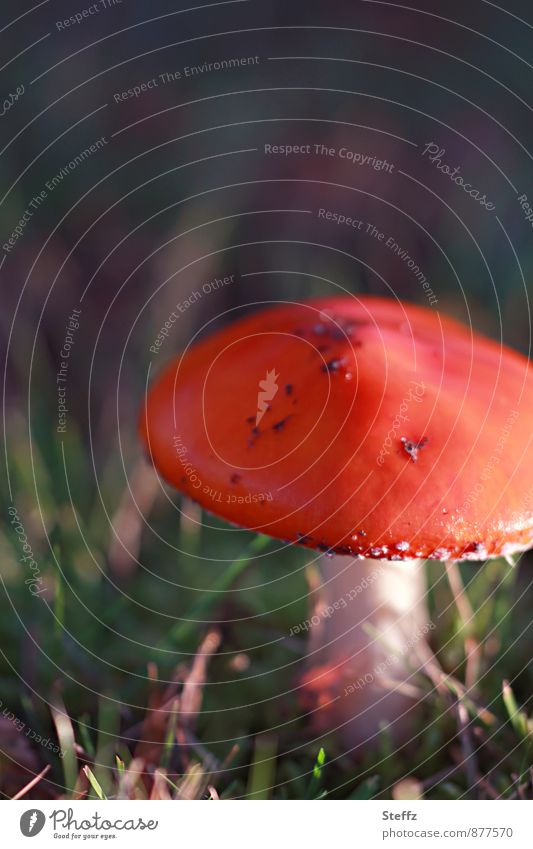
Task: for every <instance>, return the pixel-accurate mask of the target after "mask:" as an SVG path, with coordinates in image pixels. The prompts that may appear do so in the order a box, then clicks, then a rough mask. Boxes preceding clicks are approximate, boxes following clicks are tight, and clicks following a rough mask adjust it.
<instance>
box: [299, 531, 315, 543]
mask: <svg viewBox="0 0 533 849" xmlns="http://www.w3.org/2000/svg"><path fill="white" fill-rule="evenodd" d="M296 539H297V542H299V543H300V544H302V545H304V544H305V543H307V542H311V540H312V537H310V536H309V534H303V533H302V532H301V531H296Z"/></svg>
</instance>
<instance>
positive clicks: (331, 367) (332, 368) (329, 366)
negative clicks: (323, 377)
mask: <svg viewBox="0 0 533 849" xmlns="http://www.w3.org/2000/svg"><path fill="white" fill-rule="evenodd" d="M342 364H343V361H342V360H341V359H333V360H328V362H327V363H322V365H321V366H320V368H321V369H322V371H323V372H325V373H326V374H327V373H328V372H329V373H331V372H333V373H335V372H336V371H338V370H339V369H340V367H341V366H342Z"/></svg>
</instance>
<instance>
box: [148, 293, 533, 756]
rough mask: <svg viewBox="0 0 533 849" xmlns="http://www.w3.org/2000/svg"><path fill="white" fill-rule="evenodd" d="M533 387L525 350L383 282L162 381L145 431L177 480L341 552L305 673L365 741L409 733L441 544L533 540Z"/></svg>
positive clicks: (228, 344)
mask: <svg viewBox="0 0 533 849" xmlns="http://www.w3.org/2000/svg"><path fill="white" fill-rule="evenodd" d="M532 395H533V376H532V371H531V369H530V367H529V363H528V361H527V360H526V359H525V358H524V357H523V356H521V355H520V354H518V353H516V352H514V351H512V350H510V349H507V348H504V347H503V346H502V345H500V344H497V343H495V342H493V341H490V340H489V339H486V338H484V337H482V336H479V335H477V334H473V333H472V332H471V331H470V330H469V329H468V328H466V327H463V326H462V325H460V324H459V323H457V322H456V321H453V320H451V319H448V318H445V317H442V316H441V315H440V314H439V313H438V312H436V311H434V310H427V309H423V308H420V307H417V306H413V305H410V304H402V303H399V302H398V301H395V300H388V299H381V298H373V297H366V296H365V297H362V298H359V297H357V298H356V297H334V298H327V299H320V300H312V301H308V302H304V303H284V304H282V305H279V306H275V307H271V308H269V309H265V310H262V311H259V312H257V313H255V314H253V315H251V316H246V317H245V318H242V319H240V320H239V321H237V322H235V323H233V324H231V325H229V326H227V327H225V328H223V329H222V330H219V331H218V332H216V333H214V334H213V335H211V336H210V337H209V336H208V337H207V338H205V339H204V340H203V341H201V342H199V343H197V344H195V345H193V346H192V347H191V348H190V349H189V350H187V351H186V352H185V353H184V354H183V355H182V356H180V357H178V358H177V359H176V360H175V361H173V362H172V363H170V365H169V366H168V367H167V368H166V370H164V371H163V373H162V374H161V375H160V376H159V378H158V379H157V380H156V381H155V383H154V385H153V386H152V388H151V389H150V391H149V393H148V395H147V398H146V401H145V404H144V408H143V410H142V414H141V419H140V428H141V433H142V437H143V439H144V442H145V445H146V448H147V451H148V454H149V456H150V457H151V458H152V460H153V462H154V464H155V466H156V467H157V468H158V470H159V471H160V472H161V474H162V475H163V477H164V478H165V479H166V480H167V481H169V482H170V483H171V484H173V485H174V486H175V487H177V488H178V489H179V490H181V491H182V492H183V493H185V495H187V496H189V497H190V498H192V499H195V500H196V501H197V502H199V503H200V504H201V505H202V506H203V507H204V508H205V509H206V510H208V511H210V512H212V513H215V514H217V515H218V516H221V517H223V518H224V519H226V520H228V521H229V522H232V523H234V524H236V525H239V526H243V527H246V528H250V529H255V530H257V531H260V532H261V533H264V534H269V535H270V536H272V537H277V538H280V539H282V540H287V541H290V542H292V543H297V544H299V545H302V546H307V547H308V548H311V549H318V550H319V551H321V552H325V553H327V555H328V556H327V557H323V558H321V571H322V575H323V587H322V601H321V605H322V607H319V608H318V609H317V611H316V616H313V618H312V619H311V620H310V621H311V623H312V624H313V627H311V628H310V630H311V632H312V633H311V639H310V651H309V656H308V663H309V668H308V671H307V673H306V675H305V676H304V680H303V689H304V692H305V693H306V695H307V698H308V700H310V701H308V704H309V706H310V707H312V708H313V713H314V714H315V715H316V716H319V717H322V718H323V723H322V726H323V727H324V729H325V728H327V727H328V726H329V727H330V728H331V727H333V726H337V725H338V726H342V735H343V738H344V740H345V741H346V742H347V743H349V744H351V745H355V744H358V743H360V742H361V741H363V740H364V739H366V737H367V736H368V735H371V734H373V733H375V732H376V731H377V730H378V727H379V724H380V723H381V722H383V721H386V722H389V723H391V727H392V730H393V732H394V724H395V722H396V719H397V717H398V716H399V715H401V714H402V713H408V708H409V707H410V706H411V705H412V703H413V702H412V700H413V696H412V691H413V690H414V688H413V687H412V686H411V688H409V684H405V679H406V678H407V677H408V676H409V674H410V669H412V665H411V666H410V665H409V664H410V655H412V654H413V652H412V651H411V650H409V651H408V648H409V647H412V646H413V645H414V642H416V640H417V639H418V637H417V635H423V634H425V632H426V631H427V630H428V627H429V628H430V627H432V625H431V623H429V622H428V614H427V611H426V607H425V582H424V573H423V568H422V559H434V560H440V561H450V562H451V561H457V560H465V559H468V560H483V559H485V558H489V557H499V556H502V555H503V556H509V555H510V554H512V553H514V552H518V551H522V550H525V549H527V548H529V547H530V546H531V545H532V544H533V506H532V505H533V498H532V497H531V493H532V486H531V480H530V472H531V468H532V466H533V447H532V442H531V422H530V418H529V408H525V406H524V405H526V404H530V403H531V397H532ZM315 624H316V628H315V627H314V625H315ZM369 626H371V627H370V628H369ZM372 629H373V630H372ZM306 630H307V628H306ZM422 642H423V641H422V640H421V643H422ZM390 679H392V683H391V680H390ZM394 682H396V684H395V683H394ZM339 696H341V698H339Z"/></svg>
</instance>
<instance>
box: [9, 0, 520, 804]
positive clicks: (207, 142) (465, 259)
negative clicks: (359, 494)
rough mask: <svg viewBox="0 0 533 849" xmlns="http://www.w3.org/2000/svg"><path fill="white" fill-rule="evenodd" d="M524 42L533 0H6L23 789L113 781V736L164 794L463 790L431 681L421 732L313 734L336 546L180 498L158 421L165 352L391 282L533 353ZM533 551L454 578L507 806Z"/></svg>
mask: <svg viewBox="0 0 533 849" xmlns="http://www.w3.org/2000/svg"><path fill="white" fill-rule="evenodd" d="M91 10H92V11H91ZM532 37H533V18H532V15H531V8H530V5H529V4H528V3H526V2H525V0H520V1H519V0H512V2H510V3H507V4H506V6H505V9H504V8H502V7H499V6H498V5H497V4H494V3H489V2H486V0H474V2H472V3H469V4H465V3H459V2H455V0H451V2H449V3H447V4H446V6H445V8H444V7H443V6H442V4H439V3H438V2H437V0H424V2H421V0H417V2H415V3H413V4H410V5H399V4H394V3H389V2H378V0H361V2H359V0H358V2H345V0H338V2H336V3H335V4H326V3H323V2H309V0H306V2H305V3H304V2H300V0H292V2H291V3H281V2H277V0H274V2H269V3H265V2H259V0H235V2H219V3H210V4H193V5H192V6H191V5H189V4H182V3H180V2H178V3H176V2H174V3H171V2H164V0H158V2H156V3H151V4H146V3H141V2H139V0H137V1H136V0H122V2H118V0H115V2H113V0H105V2H104V0H100V2H97V3H95V4H93V5H92V6H91V5H90V4H88V3H87V4H86V5H84V0H80V2H77V3H72V2H69V3H66V2H64V3H61V2H55V0H49V2H48V1H47V0H45V2H41V3H37V4H34V5H30V4H27V3H23V4H20V3H18V2H17V3H15V2H12V0H7V2H4V4H3V7H2V16H1V19H0V44H1V45H2V54H1V55H2V67H1V71H2V74H1V80H2V89H1V95H0V100H1V101H3V105H2V107H1V108H0V111H1V112H2V115H1V118H0V132H1V139H0V142H1V150H0V153H1V157H0V180H1V187H2V188H1V201H0V203H1V205H2V216H1V222H2V234H1V240H0V241H1V245H2V250H1V253H0V262H1V265H0V286H1V293H2V294H1V309H0V345H1V349H2V354H3V361H4V363H5V368H4V382H3V390H4V392H3V400H4V417H3V425H4V439H5V460H6V462H5V463H4V464H3V470H2V499H3V508H2V517H3V519H4V522H3V527H2V531H1V535H0V575H1V579H2V615H1V616H0V651H1V653H0V711H2V714H1V716H0V790H1V792H2V794H3V795H4V796H7V797H9V796H12V795H14V794H15V793H17V792H19V791H20V790H21V788H23V787H25V785H26V784H27V782H28V781H29V780H30V778H31V777H33V776H34V775H35V774H38V773H39V772H40V771H41V770H43V769H46V768H47V767H49V769H48V771H47V772H46V774H45V775H44V777H43V779H42V780H41V781H40V783H39V784H38V785H37V787H36V788H34V789H33V790H30V791H29V794H30V795H31V794H33V795H34V796H36V797H37V798H39V796H40V795H44V796H54V797H55V796H59V795H62V794H72V793H78V794H83V793H86V794H89V795H90V794H94V793H95V792H96V791H95V790H94V786H93V784H92V783H91V780H90V776H89V777H88V774H87V772H83V769H82V767H83V766H89V771H91V770H92V772H90V774H93V775H97V776H98V781H99V786H101V787H102V788H104V789H103V792H105V793H106V794H109V795H114V794H116V793H117V792H118V791H117V786H119V785H120V781H121V780H122V779H121V778H120V775H121V773H120V766H119V765H117V763H118V762H117V755H118V757H119V760H120V762H121V763H122V764H125V765H126V768H128V769H130V768H131V769H132V770H133V772H134V773H135V769H136V768H138V765H139V764H142V765H143V766H142V768H140V772H141V773H143V772H144V777H143V778H142V779H139V780H138V781H137V780H135V781H133V782H132V786H134V788H135V789H134V790H131V793H138V794H141V795H142V794H143V793H145V794H150V793H152V794H155V795H154V798H164V794H165V792H166V793H170V794H178V796H179V797H180V798H186V797H188V796H192V797H200V798H201V797H207V796H208V795H209V793H211V791H210V790H208V787H210V786H213V787H215V788H216V793H218V794H220V795H221V796H223V795H224V794H225V795H227V796H233V797H235V796H247V797H248V798H269V797H271V798H303V797H307V796H310V797H313V798H314V797H316V796H320V795H321V794H322V793H324V792H326V791H327V793H328V795H329V796H330V797H333V798H335V797H338V798H346V797H351V798H370V797H372V796H374V795H377V794H380V793H381V794H382V795H383V796H384V797H390V796H391V795H394V794H396V797H399V794H401V793H406V792H409V793H415V794H418V795H423V796H426V797H432V798H458V797H461V796H462V795H463V794H465V793H468V792H469V791H468V787H469V784H468V781H469V778H468V776H467V775H465V770H464V768H463V766H462V763H463V755H462V754H461V751H462V749H461V738H460V736H459V737H458V736H457V733H458V732H457V724H456V720H455V719H454V716H453V713H451V712H450V711H449V705H448V702H447V696H446V694H445V693H442V692H434V691H433V690H432V684H431V682H430V681H427V682H421V683H420V686H421V687H422V688H424V687H425V688H427V692H428V697H427V698H426V699H424V705H423V709H424V720H423V722H421V729H422V728H426V729H428V730H427V732H426V733H424V734H423V735H421V739H420V740H417V741H412V742H411V745H410V746H407V747H406V748H405V749H403V750H396V749H394V748H393V747H392V746H391V744H390V739H388V737H387V733H386V730H384V733H383V739H381V740H380V741H378V743H377V744H376V745H375V746H374V747H373V748H372V750H371V751H367V752H365V753H364V755H362V756H361V757H360V758H359V760H358V763H357V766H354V763H353V761H352V759H351V758H350V757H348V756H347V754H346V753H345V752H344V751H343V749H342V745H341V744H340V743H339V741H338V740H337V739H336V738H335V735H333V736H332V737H331V739H328V740H327V742H326V743H324V741H323V740H322V739H320V740H319V739H318V737H317V736H316V733H315V731H314V730H313V722H312V721H311V718H310V717H309V716H306V713H305V710H304V708H303V707H302V706H301V705H300V704H299V703H298V699H297V693H296V691H295V681H296V679H297V676H298V674H300V673H301V669H302V659H303V656H304V653H305V643H304V641H303V640H302V638H301V637H300V638H298V637H294V636H292V637H291V636H289V632H290V629H291V627H292V626H293V625H294V623H295V622H300V621H302V620H304V619H305V618H306V616H308V614H309V610H310V609H312V603H313V600H312V593H313V587H315V586H316V582H317V580H318V578H317V574H316V572H317V567H316V564H314V563H312V562H310V557H309V554H308V553H306V552H305V551H302V550H298V549H296V548H294V549H291V550H288V549H286V550H285V551H284V554H283V558H280V557H279V556H274V555H271V554H269V550H268V546H267V547H266V548H265V549H264V550H263V551H261V552H260V554H257V553H256V552H254V551H253V548H252V549H251V548H250V547H251V546H252V547H253V545H254V541H253V537H252V535H250V534H248V533H246V532H244V531H242V532H241V531H237V530H235V529H232V530H231V531H229V530H228V528H227V527H225V526H224V524H223V523H222V522H218V521H217V520H215V519H213V518H212V517H209V521H208V522H207V523H203V517H202V514H201V512H200V510H199V508H196V507H195V506H194V505H191V504H188V503H185V502H183V503H182V502H181V501H180V497H179V495H178V494H177V493H175V492H173V491H171V490H170V489H168V490H167V491H165V492H163V491H162V490H161V489H160V487H159V484H158V482H157V481H156V480H155V478H154V476H153V474H152V472H151V471H150V469H149V468H148V466H147V464H146V463H145V461H144V458H143V456H142V451H141V449H140V445H139V442H138V438H137V416H138V410H139V406H140V402H141V400H142V397H143V393H144V392H145V389H146V385H147V382H149V381H150V380H151V379H153V376H154V374H156V373H157V372H158V371H159V370H160V369H161V367H162V366H164V364H165V363H167V362H168V361H169V359H171V358H172V356H173V355H175V354H176V353H178V352H179V351H180V350H182V349H183V348H184V347H185V346H186V345H188V344H189V343H190V341H191V340H192V339H193V338H196V337H197V335H198V336H200V337H201V336H202V335H203V334H204V333H206V332H211V331H212V329H214V328H215V327H218V326H221V325H222V324H223V323H224V322H226V321H228V320H230V319H232V318H234V317H236V316H237V315H240V314H242V313H243V312H245V311H250V310H253V309H256V308H257V304H259V303H262V302H268V301H278V300H299V299H302V298H305V297H312V296H316V295H323V294H329V293H334V292H343V291H344V292H348V293H356V294H365V293H369V294H376V295H387V296H388V295H392V296H395V297H398V298H400V299H402V300H406V301H410V302H414V303H418V304H420V305H422V306H427V307H428V308H429V309H436V310H439V311H441V312H442V313H443V314H447V315H452V316H455V317H456V318H458V319H459V320H461V321H463V322H465V323H466V324H468V325H471V326H472V327H473V329H474V330H476V331H479V332H482V333H485V334H487V335H489V336H491V337H493V338H494V339H496V340H500V339H501V340H502V341H503V342H505V343H506V344H508V345H511V346H512V347H514V348H516V349H518V350H520V351H522V352H523V353H524V354H526V355H527V354H528V353H529V350H530V342H531V335H530V330H531V324H530V320H531V316H530V308H529V298H528V292H529V281H530V280H531V274H532V262H533V241H532V230H531V227H532V222H531V221H528V220H527V215H528V210H527V203H530V204H531V205H532V206H533V181H532V177H533V154H532V151H531V150H530V139H531V137H532V130H533V113H532V103H531V90H532V88H531V82H532V71H533V67H532V64H531V60H532V51H531V44H532ZM315 145H317V146H319V147H318V148H317V149H318V150H319V151H320V152H319V153H318V154H317V153H316V149H315ZM295 147H297V148H298V151H297V152H290V151H291V150H292V151H294V148H295ZM287 151H289V152H287ZM332 151H333V152H332ZM432 156H433V160H434V161H432V159H431V157H432ZM439 166H448V169H449V170H448V171H446V169H445V168H444V169H443V168H442V167H439ZM454 169H456V170H455V171H454ZM458 174H460V175H462V176H463V178H464V181H465V182H467V183H468V184H469V185H471V186H472V192H473V194H474V195H475V196H473V194H467V193H466V192H465V191H464V190H463V189H462V188H461V186H460V185H458V183H457V182H456V181H454V180H452V179H451V177H452V176H455V177H456V176H457V175H458ZM320 210H329V211H332V212H335V213H336V214H337V216H345V217H347V218H353V219H357V220H358V221H361V222H363V225H364V226H362V227H361V228H356V227H354V226H351V225H349V224H345V223H342V224H341V223H337V222H336V221H335V219H331V218H330V220H327V219H326V218H325V217H324V215H321V214H320ZM337 220H338V218H337ZM371 226H375V227H376V228H377V229H378V230H379V232H382V233H383V234H385V237H386V239H385V240H382V241H380V240H379V239H377V238H375V237H374V236H373V235H372V232H371ZM389 239H392V240H393V242H394V244H396V245H397V250H396V249H392V248H391V247H387V245H386V244H385V242H387V241H388V240H389ZM226 277H228V278H231V282H229V283H227V284H226V285H221V284H220V283H217V282H213V281H220V280H223V279H224V278H226ZM198 291H199V292H200V296H199V297H196V296H195V295H194V293H195V292H198ZM429 293H431V295H430V294H429ZM191 296H192V297H191ZM177 305H180V306H178V314H179V317H178V319H177V320H176V321H174V323H172V324H171V325H170V326H168V325H169V317H170V316H171V314H172V313H173V311H175V310H176V306H177ZM74 311H76V312H74ZM65 346H67V347H65ZM65 362H66V363H67V365H66V366H64V365H62V363H65ZM60 390H61V391H60ZM61 405H63V406H62V407H61ZM65 408H66V409H65ZM10 509H11V510H13V509H15V510H16V520H17V522H18V524H17V529H15V522H14V518H13V517H14V515H15V514H13V513H9V512H8V511H9V510H10ZM19 527H20V528H22V531H20V530H18V528H19ZM24 545H28V546H30V548H31V555H30V552H28V550H27V549H25V548H24ZM21 546H22V548H21ZM22 554H24V555H26V556H28V557H30V556H31V564H32V565H31V567H29V566H28V563H30V561H25V562H21V559H20V558H21V555H22ZM252 555H253V556H252ZM249 557H250V558H251V559H249V560H248V559H247V558H249ZM239 558H243V560H242V561H239ZM235 563H237V564H240V566H239V568H236V567H235ZM33 564H34V565H33ZM437 565H438V564H432V565H431V566H430V567H428V579H429V582H430V586H431V588H432V590H431V593H430V603H431V605H432V606H433V609H437V608H438V609H439V610H446V611H447V612H446V613H445V614H444V615H442V616H440V618H439V624H438V629H437V632H436V633H432V635H431V641H432V648H433V651H434V652H435V654H436V656H437V657H438V659H439V662H440V664H441V666H442V668H443V669H444V670H446V672H447V673H449V675H450V680H453V681H456V682H458V683H457V686H459V684H460V682H461V681H462V680H463V679H464V668H463V664H464V648H465V647H464V639H465V634H464V630H463V631H461V630H460V627H459V626H460V611H457V610H456V609H455V608H454V606H453V604H452V601H453V600H452V598H451V596H450V590H449V587H448V586H447V584H446V583H445V581H444V580H443V578H442V574H441V573H442V570H441V569H440V568H437ZM529 566H530V559H529V556H524V557H522V559H521V562H520V564H518V565H517V566H516V568H514V569H511V568H510V567H509V565H508V564H507V563H505V562H500V561H495V562H493V563H489V564H487V565H486V566H483V565H482V566H479V567H478V566H474V565H472V564H470V565H468V564H467V565H465V566H464V571H463V579H464V581H465V583H466V585H467V587H468V594H469V600H470V603H471V605H472V607H473V610H474V611H476V615H475V620H474V625H473V626H472V628H471V630H470V632H469V633H468V635H467V638H468V639H471V640H477V641H479V643H480V644H482V648H480V660H479V664H480V665H479V670H478V673H477V674H478V675H479V687H478V699H477V701H475V703H473V704H472V705H471V706H470V708H469V710H470V709H471V715H472V722H473V723H474V725H473V728H474V730H473V737H472V741H473V742H472V745H473V746H474V747H476V749H477V747H479V758H478V770H479V775H480V776H481V777H482V778H483V782H484V783H479V786H476V791H475V792H476V793H477V794H478V795H482V796H483V795H484V796H485V797H487V798H490V797H498V796H500V795H501V796H505V797H515V798H517V797H519V796H520V795H521V794H522V795H525V794H527V793H529V792H530V790H531V786H530V783H528V782H530V779H528V778H527V770H528V768H529V764H530V753H529V742H528V741H529V735H530V730H529V726H528V724H527V723H528V722H529V720H528V718H527V712H528V702H529V700H530V698H531V662H530V654H531V631H530V613H529V611H530V609H531V590H530V588H529V583H528V581H529ZM241 567H242V568H241ZM36 570H37V571H36ZM28 579H30V581H29V582H28ZM32 579H33V583H32V582H31V581H32ZM206 591H207V593H206ZM495 626H497V627H495ZM487 634H490V638H488V637H487ZM206 640H207V643H206V642H205V641H206ZM199 647H201V652H200V654H197V652H198V649H199ZM443 647H444V648H443ZM504 680H505V681H509V682H511V684H510V685H509V686H508V687H507V685H505V686H504V685H503V681H504ZM506 687H507V688H506ZM452 690H453V687H452ZM184 694H185V695H184ZM513 700H514V701H513ZM178 704H179V709H178ZM513 704H514V705H515V709H514V710H513V708H512V705H513ZM510 706H511V707H510ZM522 710H523V711H524V713H522V712H521V711H522ZM517 716H520V717H522V718H521V719H520V720H517V718H516V717H517ZM513 717H514V718H513ZM37 737H39V738H41V739H40V740H38V739H37ZM42 740H46V741H47V740H49V741H50V743H49V744H48V743H44V744H43V742H42ZM147 740H148V741H150V742H149V743H147V742H146V741H147ZM143 741H144V742H143ZM54 747H55V748H56V749H58V748H59V749H60V752H58V751H53V749H54ZM322 747H323V748H322ZM321 752H323V754H321ZM463 754H464V753H463ZM132 758H133V759H134V763H133V767H132ZM317 759H318V761H317ZM317 764H318V765H317ZM136 765H137V766H136ZM163 772H164V774H165V776H166V777H167V778H169V779H170V780H171V781H172V783H173V785H171V784H169V783H168V782H167V781H166V780H163V779H161V778H160V777H159V778H157V776H160V775H161V774H163ZM154 776H156V777H154ZM406 776H414V777H415V785H414V789H413V786H412V785H411V789H409V790H406V788H405V785H404V784H402V782H404V780H405V778H406ZM470 778H471V776H470ZM120 787H121V788H122V789H120V792H123V793H126V791H125V790H124V789H123V787H122V785H120ZM154 788H155V789H154ZM128 792H130V791H128ZM158 794H159V795H158Z"/></svg>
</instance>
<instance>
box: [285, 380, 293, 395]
mask: <svg viewBox="0 0 533 849" xmlns="http://www.w3.org/2000/svg"><path fill="white" fill-rule="evenodd" d="M285 395H292V383H286V384H285Z"/></svg>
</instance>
